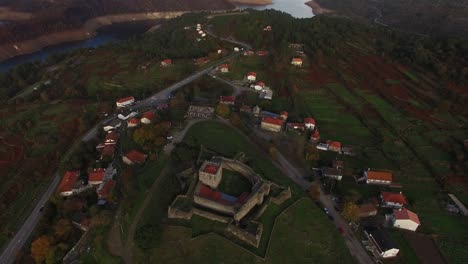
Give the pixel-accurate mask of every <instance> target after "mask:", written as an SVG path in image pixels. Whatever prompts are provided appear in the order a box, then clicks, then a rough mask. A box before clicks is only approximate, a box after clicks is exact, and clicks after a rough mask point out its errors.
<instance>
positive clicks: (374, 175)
mask: <svg viewBox="0 0 468 264" xmlns="http://www.w3.org/2000/svg"><path fill="white" fill-rule="evenodd" d="M367 178H368V179H371V180H380V181H390V182H391V181H392V180H393V175H392V173H391V172H383V171H371V170H369V171H367Z"/></svg>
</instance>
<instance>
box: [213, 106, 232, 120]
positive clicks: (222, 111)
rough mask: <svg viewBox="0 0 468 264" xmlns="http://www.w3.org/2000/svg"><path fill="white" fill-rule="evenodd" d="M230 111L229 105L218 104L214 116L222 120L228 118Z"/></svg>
mask: <svg viewBox="0 0 468 264" xmlns="http://www.w3.org/2000/svg"><path fill="white" fill-rule="evenodd" d="M230 113H231V110H230V109H229V105H227V104H218V106H217V107H216V114H218V115H219V116H221V117H223V118H228V117H229V114H230Z"/></svg>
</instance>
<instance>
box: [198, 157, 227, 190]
mask: <svg viewBox="0 0 468 264" xmlns="http://www.w3.org/2000/svg"><path fill="white" fill-rule="evenodd" d="M198 175H199V179H200V181H201V182H202V183H203V184H205V185H208V186H210V187H211V188H213V189H216V188H218V185H219V184H220V183H221V179H222V177H223V168H222V167H221V164H220V163H218V162H215V161H208V160H206V161H205V162H204V163H203V165H202V166H201V168H200V171H199V172H198Z"/></svg>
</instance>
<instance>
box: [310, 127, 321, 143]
mask: <svg viewBox="0 0 468 264" xmlns="http://www.w3.org/2000/svg"><path fill="white" fill-rule="evenodd" d="M310 140H312V142H314V143H317V142H318V141H319V140H320V132H319V131H318V129H316V130H315V131H314V133H312V135H311V136H310Z"/></svg>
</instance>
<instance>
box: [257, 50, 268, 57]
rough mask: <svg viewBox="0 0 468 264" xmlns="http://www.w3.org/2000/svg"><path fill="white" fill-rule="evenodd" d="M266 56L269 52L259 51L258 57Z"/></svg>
mask: <svg viewBox="0 0 468 264" xmlns="http://www.w3.org/2000/svg"><path fill="white" fill-rule="evenodd" d="M266 55H268V51H264V50H259V51H257V56H266Z"/></svg>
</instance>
